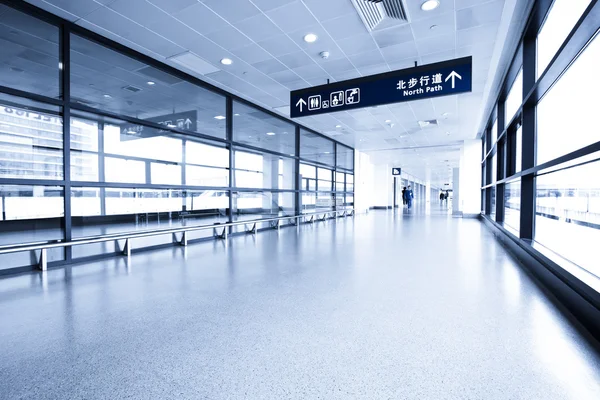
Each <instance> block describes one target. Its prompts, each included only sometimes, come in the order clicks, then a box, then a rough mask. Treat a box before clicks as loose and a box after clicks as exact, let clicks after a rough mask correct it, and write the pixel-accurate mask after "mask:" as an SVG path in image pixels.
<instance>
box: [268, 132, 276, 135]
mask: <svg viewBox="0 0 600 400" xmlns="http://www.w3.org/2000/svg"><path fill="white" fill-rule="evenodd" d="M267 136H275V132H267Z"/></svg>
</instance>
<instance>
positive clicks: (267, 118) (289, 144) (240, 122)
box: [233, 101, 296, 157]
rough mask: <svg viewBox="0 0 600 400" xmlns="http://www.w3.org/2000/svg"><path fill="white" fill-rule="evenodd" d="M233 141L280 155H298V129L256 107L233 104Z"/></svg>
mask: <svg viewBox="0 0 600 400" xmlns="http://www.w3.org/2000/svg"><path fill="white" fill-rule="evenodd" d="M233 112H234V116H233V140H234V141H236V142H239V143H244V144H247V145H250V146H254V147H259V148H261V149H267V150H271V151H275V152H278V153H282V154H286V155H290V156H292V157H293V156H295V155H296V127H295V126H294V125H293V124H291V123H289V122H287V121H284V120H282V119H280V118H277V117H274V116H271V115H269V114H267V113H265V112H262V111H259V110H257V109H256V108H254V107H250V106H247V105H245V104H241V103H238V102H235V101H234V102H233Z"/></svg>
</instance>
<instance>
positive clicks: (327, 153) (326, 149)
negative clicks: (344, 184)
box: [300, 129, 335, 167]
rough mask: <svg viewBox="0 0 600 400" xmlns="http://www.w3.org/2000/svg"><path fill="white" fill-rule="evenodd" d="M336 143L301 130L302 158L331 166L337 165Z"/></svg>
mask: <svg viewBox="0 0 600 400" xmlns="http://www.w3.org/2000/svg"><path fill="white" fill-rule="evenodd" d="M334 153H335V143H334V142H332V141H331V140H329V139H326V138H325V137H323V136H321V135H317V134H316V133H312V132H310V131H307V130H305V129H301V130H300V157H301V158H304V159H306V160H310V161H314V162H319V163H322V164H326V165H329V166H332V167H333V166H334V165H335V162H334V160H335V154H334Z"/></svg>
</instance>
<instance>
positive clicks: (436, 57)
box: [421, 50, 456, 64]
mask: <svg viewBox="0 0 600 400" xmlns="http://www.w3.org/2000/svg"><path fill="white" fill-rule="evenodd" d="M454 58H456V51H455V50H447V51H441V52H439V53H432V54H427V55H425V56H422V57H421V63H422V64H432V63H436V62H441V61H447V60H452V59H454Z"/></svg>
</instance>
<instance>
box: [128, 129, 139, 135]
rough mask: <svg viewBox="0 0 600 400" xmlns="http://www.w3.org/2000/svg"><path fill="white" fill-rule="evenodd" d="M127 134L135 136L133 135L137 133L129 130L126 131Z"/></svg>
mask: <svg viewBox="0 0 600 400" xmlns="http://www.w3.org/2000/svg"><path fill="white" fill-rule="evenodd" d="M127 133H129V134H130V135H135V134H137V132H136V131H134V130H131V129H130V130H128V131H127Z"/></svg>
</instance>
